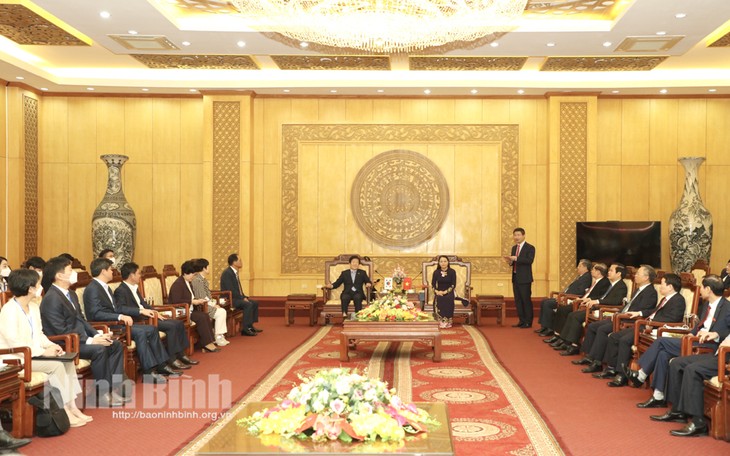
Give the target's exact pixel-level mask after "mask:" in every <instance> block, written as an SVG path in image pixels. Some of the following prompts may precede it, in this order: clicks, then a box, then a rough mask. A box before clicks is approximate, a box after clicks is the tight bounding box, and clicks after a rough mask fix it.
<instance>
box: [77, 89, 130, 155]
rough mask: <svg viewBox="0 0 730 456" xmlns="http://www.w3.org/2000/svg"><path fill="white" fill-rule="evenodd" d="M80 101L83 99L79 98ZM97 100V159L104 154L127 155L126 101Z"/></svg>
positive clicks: (120, 99) (121, 99)
mask: <svg viewBox="0 0 730 456" xmlns="http://www.w3.org/2000/svg"><path fill="white" fill-rule="evenodd" d="M77 99H79V100H81V99H83V98H77ZM95 100H96V102H97V103H96V116H97V122H96V154H95V155H97V157H96V159H97V160H98V159H99V157H98V156H99V155H103V154H124V155H127V154H126V147H125V130H126V129H125V127H124V120H125V99H124V98H97V99H95Z"/></svg>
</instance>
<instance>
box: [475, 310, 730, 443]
mask: <svg viewBox="0 0 730 456" xmlns="http://www.w3.org/2000/svg"><path fill="white" fill-rule="evenodd" d="M513 323H516V321H507V322H506V323H505V325H506V326H504V327H499V326H497V325H495V324H494V320H491V321H490V322H489V323H488V325H483V326H481V327H479V330H480V331H481V332H482V333H483V334H484V335H485V336H486V337H487V339H488V340H489V343H490V345H491V347H492V349H493V350H494V352H495V354H496V355H497V358H498V359H499V360H500V362H502V364H503V365H504V366H505V368H506V369H507V370H508V371H509V372H510V374H511V375H512V377H513V378H514V379H515V380H516V381H517V382H518V383H519V384H520V386H521V387H522V390H523V391H524V392H525V394H527V395H528V396H529V397H530V400H531V401H532V403H533V405H534V406H535V407H536V408H537V409H538V411H539V412H540V414H541V415H542V416H543V417H544V418H545V420H546V421H547V422H548V424H549V425H550V428H551V429H552V431H553V434H554V435H555V436H556V437H557V438H558V440H559V441H560V443H561V446H562V448H563V451H565V453H566V454H572V455H591V456H602V455H607V456H609V455H610V456H613V455H616V454H631V453H640V452H643V451H646V452H649V453H651V454H661V455H678V454H687V455H689V454H702V455H727V454H730V444H729V443H728V442H724V441H721V440H715V439H713V438H711V437H697V438H681V437H673V436H671V435H669V431H670V430H672V429H679V428H680V427H681V426H682V425H681V424H677V423H656V422H653V421H650V420H649V416H650V415H657V414H659V415H660V414H663V413H664V411H665V410H666V409H639V408H637V407H636V403H638V402H643V401H645V400H646V399H648V398H649V396H650V394H651V393H650V390H648V389H635V388H630V387H624V388H609V387H608V386H606V382H607V381H605V380H598V379H594V378H592V377H591V376H590V375H589V374H583V373H581V372H580V368H581V367H582V366H575V365H573V364H571V362H570V361H571V360H574V359H579V357H577V356H567V357H566V356H560V355H558V354H557V352H555V351H554V350H552V349H551V348H550V347H549V346H547V344H544V343H542V342H541V341H542V338H541V337H538V336H537V335H536V334H535V333H533V332H532V331H531V330H523V329H517V328H511V327H510V326H509V325H511V324H513Z"/></svg>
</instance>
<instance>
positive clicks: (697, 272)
mask: <svg viewBox="0 0 730 456" xmlns="http://www.w3.org/2000/svg"><path fill="white" fill-rule="evenodd" d="M689 273H690V274H692V275H693V276H694V278H695V281H696V282H697V284H698V285H699V284H701V283H702V279H704V278H705V276H706V275H708V274H709V273H710V265H709V264H707V262H706V261H705V260H703V259H701V258H700V259H699V260H697V261H695V264H693V265H692V268H691V269H690V271H689Z"/></svg>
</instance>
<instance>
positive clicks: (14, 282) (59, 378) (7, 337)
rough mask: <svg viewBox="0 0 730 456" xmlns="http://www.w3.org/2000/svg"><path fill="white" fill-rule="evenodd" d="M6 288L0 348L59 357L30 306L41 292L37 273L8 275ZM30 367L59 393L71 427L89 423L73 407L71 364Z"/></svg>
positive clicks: (74, 389)
mask: <svg viewBox="0 0 730 456" xmlns="http://www.w3.org/2000/svg"><path fill="white" fill-rule="evenodd" d="M8 286H9V288H10V291H11V292H12V293H13V296H14V297H13V299H11V300H10V301H8V302H7V303H6V304H5V305H4V306H3V307H2V309H1V310H0V348H14V347H29V348H30V352H31V355H32V356H33V357H38V356H43V357H55V356H58V355H62V354H63V349H62V348H61V347H60V346H58V345H56V344H54V343H53V342H51V341H50V340H49V339H48V337H46V335H45V334H43V327H42V325H41V315H40V310H39V308H38V304H36V303H34V302H33V298H36V297H39V296H40V294H41V291H42V290H43V289H42V288H41V281H40V276H39V275H38V273H36V272H35V271H31V270H30V269H17V270H15V271H12V272H11V273H10V275H9V276H8ZM8 356H15V355H8ZM31 366H32V369H33V371H34V372H43V373H46V374H48V381H49V383H50V384H51V385H52V386H54V387H56V388H58V390H59V391H60V393H61V398H62V400H63V404H64V409H65V410H66V414H67V415H68V419H69V422H70V423H71V427H79V426H84V425H85V424H86V423H88V422H90V421H92V420H93V418H92V417H90V416H88V415H84V414H83V413H82V412H81V410H79V409H78V408H77V407H76V396H78V395H79V394H80V393H81V385H80V384H79V380H78V378H77V377H76V368H75V366H74V363H72V362H63V361H53V360H39V359H34V360H33V361H32V363H31Z"/></svg>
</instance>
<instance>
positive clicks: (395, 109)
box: [373, 99, 401, 123]
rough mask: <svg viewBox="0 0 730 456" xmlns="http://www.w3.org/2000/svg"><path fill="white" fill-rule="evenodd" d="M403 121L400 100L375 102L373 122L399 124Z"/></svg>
mask: <svg viewBox="0 0 730 456" xmlns="http://www.w3.org/2000/svg"><path fill="white" fill-rule="evenodd" d="M400 119H401V102H400V100H398V99H385V100H373V122H376V123H397V122H398V121H400Z"/></svg>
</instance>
